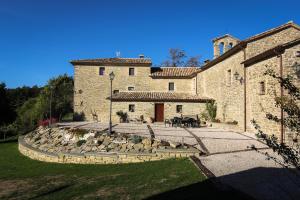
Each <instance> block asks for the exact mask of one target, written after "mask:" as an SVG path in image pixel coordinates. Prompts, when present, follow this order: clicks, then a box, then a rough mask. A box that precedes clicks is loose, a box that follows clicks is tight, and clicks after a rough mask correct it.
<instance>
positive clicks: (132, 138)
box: [129, 135, 142, 144]
mask: <svg viewBox="0 0 300 200" xmlns="http://www.w3.org/2000/svg"><path fill="white" fill-rule="evenodd" d="M129 140H130V141H132V142H133V143H134V144H137V143H140V142H142V137H141V136H139V135H132V136H130V138H129Z"/></svg>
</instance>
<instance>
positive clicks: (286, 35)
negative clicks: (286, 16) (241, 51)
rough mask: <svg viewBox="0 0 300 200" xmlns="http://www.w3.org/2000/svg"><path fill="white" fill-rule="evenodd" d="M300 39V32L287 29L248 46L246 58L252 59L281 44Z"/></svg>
mask: <svg viewBox="0 0 300 200" xmlns="http://www.w3.org/2000/svg"><path fill="white" fill-rule="evenodd" d="M299 37H300V31H299V30H297V29H296V28H294V27H290V28H287V29H285V30H282V31H280V32H277V33H275V34H273V35H270V36H268V37H264V38H261V39H259V40H255V41H253V42H250V43H248V44H247V51H246V52H247V53H246V57H247V59H248V58H251V57H253V56H255V55H258V54H260V53H262V52H264V51H266V50H268V49H271V48H273V47H275V46H277V45H279V44H283V43H287V42H289V41H292V40H295V39H297V38H299Z"/></svg>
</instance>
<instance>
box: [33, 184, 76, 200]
mask: <svg viewBox="0 0 300 200" xmlns="http://www.w3.org/2000/svg"><path fill="white" fill-rule="evenodd" d="M73 185H74V184H65V185H60V186H58V187H54V188H51V189H50V190H47V191H45V192H43V193H41V194H38V195H36V196H34V197H32V198H30V199H40V198H41V197H44V196H47V195H51V194H53V193H55V192H60V191H62V190H64V189H67V188H69V187H71V186H73Z"/></svg>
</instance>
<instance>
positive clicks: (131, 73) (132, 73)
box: [129, 68, 134, 76]
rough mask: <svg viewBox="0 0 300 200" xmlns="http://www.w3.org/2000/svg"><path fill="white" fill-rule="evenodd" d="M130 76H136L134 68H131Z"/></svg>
mask: <svg viewBox="0 0 300 200" xmlns="http://www.w3.org/2000/svg"><path fill="white" fill-rule="evenodd" d="M129 76H134V68H129Z"/></svg>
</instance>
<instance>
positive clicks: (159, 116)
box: [71, 22, 300, 139]
mask: <svg viewBox="0 0 300 200" xmlns="http://www.w3.org/2000/svg"><path fill="white" fill-rule="evenodd" d="M213 47H214V59H213V60H211V61H209V62H206V63H205V64H204V65H203V66H202V67H201V68H196V67H193V66H190V67H184V68H180V67H179V68H174V67H161V68H155V67H151V66H152V62H151V59H149V58H145V57H144V56H140V57H139V58H100V59H87V60H73V61H71V63H72V64H73V66H74V79H75V95H74V111H75V112H77V113H83V114H84V116H85V119H86V120H89V121H91V120H96V121H101V122H107V121H108V120H109V105H110V98H109V97H110V79H109V73H110V72H114V74H115V78H114V80H113V82H112V83H113V84H112V90H113V97H112V99H111V100H112V102H113V107H112V120H113V122H119V117H118V116H117V114H116V113H117V112H118V111H123V112H126V113H127V114H128V116H129V119H131V120H132V121H136V120H139V119H141V118H143V119H144V120H145V121H148V122H151V121H164V120H165V119H170V118H172V117H174V116H180V115H182V114H183V115H199V116H200V114H201V113H202V112H204V110H205V103H206V102H208V101H211V100H215V101H216V103H217V107H218V109H217V119H219V120H220V121H221V122H232V121H237V128H238V130H240V131H254V130H253V127H252V125H251V120H252V119H255V120H256V121H257V122H258V123H259V124H260V126H261V127H262V129H263V130H264V131H266V132H267V133H272V134H276V135H277V136H278V137H281V134H283V133H284V132H287V130H282V129H281V126H280V124H278V123H277V124H276V123H273V122H270V121H269V120H267V119H266V117H265V115H266V113H267V112H272V113H274V114H278V115H279V116H280V112H281V110H280V109H279V108H276V107H275V106H274V97H275V95H280V85H279V84H278V83H276V82H275V81H274V80H272V79H271V78H269V77H266V76H264V75H263V73H264V72H265V70H266V66H267V67H270V68H272V69H273V70H275V71H276V72H280V70H281V69H282V71H283V75H287V74H294V75H295V74H297V72H298V71H297V70H299V69H294V68H293V66H294V64H295V63H297V62H298V63H300V60H299V59H300V58H299V56H298V54H299V52H300V27H299V26H298V25H297V24H295V23H293V22H288V23H286V24H283V25H281V26H278V27H275V28H273V29H270V30H267V31H265V32H262V33H259V34H257V35H254V36H251V37H249V38H247V39H245V40H239V39H237V38H235V37H233V36H231V35H229V34H226V35H224V36H221V37H217V38H215V39H214V40H213ZM295 82H296V83H298V82H299V79H298V78H297V79H295ZM283 135H284V137H285V136H286V135H285V134H283ZM283 139H284V138H283Z"/></svg>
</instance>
